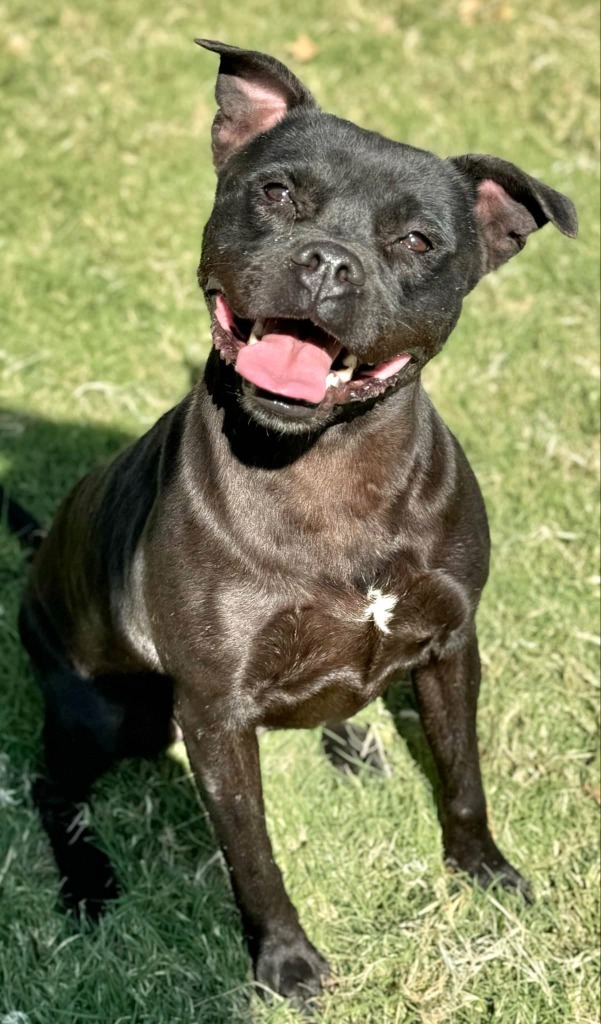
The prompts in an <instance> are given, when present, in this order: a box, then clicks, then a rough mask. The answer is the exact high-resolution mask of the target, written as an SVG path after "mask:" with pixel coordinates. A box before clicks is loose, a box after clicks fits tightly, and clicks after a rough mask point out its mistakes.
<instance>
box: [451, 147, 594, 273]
mask: <svg viewBox="0 0 601 1024" xmlns="http://www.w3.org/2000/svg"><path fill="white" fill-rule="evenodd" d="M450 162H451V163H452V164H454V165H455V167H456V168H457V169H458V170H459V171H460V172H461V173H462V174H463V175H464V176H465V177H466V178H468V179H470V181H471V183H472V186H473V190H474V212H475V215H476V221H477V223H478V225H479V228H480V234H481V238H482V242H483V247H484V253H483V266H482V273H483V274H486V273H488V271H490V270H496V268H497V267H500V266H501V264H502V263H505V262H506V261H507V260H508V259H510V258H511V257H512V256H515V254H516V253H518V252H519V251H520V250H521V249H523V248H524V246H525V244H526V239H527V238H528V235H530V234H531V233H532V232H533V231H537V230H538V228H542V227H543V225H544V224H547V223H548V222H549V221H550V222H551V224H554V225H555V227H556V228H558V229H559V230H560V231H561V232H563V234H564V235H569V236H570V237H571V238H575V236H576V235H577V233H578V218H577V216H576V209H575V207H574V204H573V203H572V201H571V199H568V197H567V196H564V195H562V193H561V192H556V191H555V189H553V188H550V187H549V185H545V184H544V183H543V182H542V181H538V180H537V179H536V178H532V177H530V175H529V174H526V173H525V172H524V171H521V170H520V168H519V167H516V166H515V165H514V164H510V163H508V162H507V161H506V160H501V159H499V157H495V156H484V155H483V154H481V153H470V154H468V155H467V156H455V157H451V158H450Z"/></svg>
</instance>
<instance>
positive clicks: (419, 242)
mask: <svg viewBox="0 0 601 1024" xmlns="http://www.w3.org/2000/svg"><path fill="white" fill-rule="evenodd" d="M397 244H398V245H402V246H403V248H404V249H410V250H411V252H420V253H421V252H427V251H428V249H431V248H432V245H431V243H430V242H429V241H428V239H427V238H426V236H425V235H422V234H421V233H420V232H419V231H410V232H409V234H408V235H405V237H404V238H399V239H398V243H397Z"/></svg>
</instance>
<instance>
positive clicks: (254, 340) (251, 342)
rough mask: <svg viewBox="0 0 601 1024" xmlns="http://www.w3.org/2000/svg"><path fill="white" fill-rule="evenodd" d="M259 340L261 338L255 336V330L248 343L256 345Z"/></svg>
mask: <svg viewBox="0 0 601 1024" xmlns="http://www.w3.org/2000/svg"><path fill="white" fill-rule="evenodd" d="M259 340H260V339H259V338H255V335H254V332H253V334H251V336H250V338H249V339H248V341H247V345H256V344H257V342H258V341H259Z"/></svg>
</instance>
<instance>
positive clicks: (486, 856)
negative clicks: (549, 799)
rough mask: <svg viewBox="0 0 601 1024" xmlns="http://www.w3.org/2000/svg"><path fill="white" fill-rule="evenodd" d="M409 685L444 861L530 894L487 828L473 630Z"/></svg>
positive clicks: (485, 881) (483, 881) (485, 882)
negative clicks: (430, 767) (428, 754)
mask: <svg viewBox="0 0 601 1024" xmlns="http://www.w3.org/2000/svg"><path fill="white" fill-rule="evenodd" d="M413 685H414V687H415V691H416V696H417V701H418V706H419V711H420V717H421V720H422V725H423V728H424V732H425V733H426V736H427V738H428V742H429V744H430V747H431V749H432V754H433V757H434V762H435V764H436V768H437V774H438V777H439V793H438V797H439V805H440V806H439V811H440V818H441V824H442V833H443V844H444V852H445V858H446V861H447V863H448V864H449V865H450V866H452V867H455V868H459V869H461V870H462V871H467V872H468V873H469V874H470V875H472V876H473V877H474V878H475V879H477V881H478V882H480V884H481V885H484V886H486V885H489V884H490V883H491V882H492V881H494V880H495V879H496V880H498V881H499V882H501V884H502V885H504V886H505V887H506V888H513V889H518V890H519V891H521V892H522V893H523V894H524V895H525V896H528V884H527V883H526V882H525V881H524V879H523V878H522V877H521V875H520V874H519V873H518V872H517V871H516V870H515V868H513V867H512V866H511V864H509V862H508V861H507V860H506V859H505V857H504V856H503V854H502V853H501V851H500V850H499V849H498V847H497V846H496V844H495V842H494V840H493V838H492V836H491V834H490V830H489V827H488V819H487V813H486V800H485V796H484V790H483V787H482V777H481V774H480V758H479V754H478V740H477V735H476V706H477V702H478V691H479V688H480V656H479V653H478V641H477V639H476V635H475V633H474V634H473V636H472V637H471V639H470V641H469V643H468V644H467V645H466V646H465V647H463V648H462V649H461V650H459V651H455V652H454V653H453V654H451V655H449V656H447V657H443V658H440V659H433V660H432V661H431V662H429V664H428V665H426V666H425V667H423V668H419V669H417V670H415V671H414V673H413Z"/></svg>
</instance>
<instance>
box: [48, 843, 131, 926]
mask: <svg viewBox="0 0 601 1024" xmlns="http://www.w3.org/2000/svg"><path fill="white" fill-rule="evenodd" d="M60 894H61V899H62V901H63V904H64V906H65V909H66V910H67V911H69V912H70V913H72V914H73V916H74V917H75V918H76V919H77V920H78V921H79V922H80V923H82V924H83V923H85V922H90V923H92V924H95V923H96V922H97V921H98V920H99V919H100V917H101V916H102V914H103V913H104V912H105V910H107V908H108V906H109V905H110V904H111V903H112V902H113V900H116V899H117V897H118V896H119V895H120V888H119V883H118V881H117V879H116V878H115V875H114V872H113V868H112V866H111V862H110V860H109V859H108V857H107V855H106V854H105V853H103V852H102V850H99V849H98V847H97V846H93V845H92V844H89V845H88V846H87V848H86V849H85V853H82V854H81V855H80V857H79V858H78V862H77V866H75V865H71V867H70V870H69V873H68V875H66V876H64V877H63V879H62V881H61V889H60Z"/></svg>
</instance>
